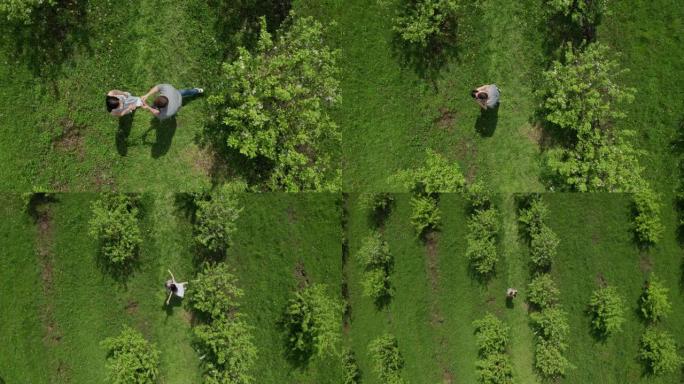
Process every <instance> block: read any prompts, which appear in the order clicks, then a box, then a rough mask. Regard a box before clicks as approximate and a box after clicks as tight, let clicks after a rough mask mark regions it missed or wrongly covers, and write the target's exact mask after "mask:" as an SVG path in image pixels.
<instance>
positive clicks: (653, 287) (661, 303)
mask: <svg viewBox="0 0 684 384" xmlns="http://www.w3.org/2000/svg"><path fill="white" fill-rule="evenodd" d="M668 291H669V289H667V288H666V287H665V285H663V283H662V282H661V281H660V280H659V279H658V278H657V277H655V276H654V275H651V278H650V279H649V281H647V282H646V284H645V285H644V290H643V293H642V294H641V298H640V300H639V308H640V310H641V315H642V316H643V317H644V319H645V320H646V321H648V322H650V323H656V322H658V321H659V320H661V319H662V318H664V317H665V316H667V315H668V314H669V313H670V312H671V311H672V306H671V305H670V300H668V298H667V293H668Z"/></svg>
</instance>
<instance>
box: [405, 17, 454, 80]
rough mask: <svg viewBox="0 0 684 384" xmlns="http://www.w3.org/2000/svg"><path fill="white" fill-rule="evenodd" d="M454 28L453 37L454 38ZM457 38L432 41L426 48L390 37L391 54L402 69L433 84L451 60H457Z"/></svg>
mask: <svg viewBox="0 0 684 384" xmlns="http://www.w3.org/2000/svg"><path fill="white" fill-rule="evenodd" d="M456 29H457V28H456V26H454V28H453V31H452V33H453V36H456ZM456 41H457V38H456V37H452V38H451V39H448V40H447V39H433V40H431V41H429V42H428V43H427V45H426V46H421V45H418V44H413V43H410V42H407V41H405V40H404V39H403V38H402V37H401V36H400V35H399V34H394V36H393V37H392V42H391V46H392V52H393V53H394V55H395V57H396V58H397V59H398V60H399V63H400V65H401V66H402V68H405V69H406V68H408V69H411V70H413V71H414V72H415V73H416V74H417V75H418V76H419V77H420V78H421V79H423V80H427V81H430V82H432V83H433V85H434V84H435V82H436V81H437V79H438V77H439V73H440V71H441V70H442V68H444V66H445V65H446V64H448V63H449V62H450V61H452V60H457V59H458V54H459V50H458V47H457V45H456Z"/></svg>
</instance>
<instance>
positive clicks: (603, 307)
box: [589, 286, 625, 336]
mask: <svg viewBox="0 0 684 384" xmlns="http://www.w3.org/2000/svg"><path fill="white" fill-rule="evenodd" d="M589 311H590V313H591V317H592V319H591V326H592V328H593V329H594V331H595V332H596V333H597V334H599V335H602V336H608V335H611V334H614V333H617V332H619V331H620V330H621V329H622V323H624V322H625V318H624V312H625V310H624V302H623V301H622V298H621V297H620V295H618V292H617V290H616V289H615V287H611V286H607V287H603V288H599V289H597V290H595V291H594V293H593V294H592V295H591V301H589Z"/></svg>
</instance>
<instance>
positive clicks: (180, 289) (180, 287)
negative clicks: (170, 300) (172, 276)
mask: <svg viewBox="0 0 684 384" xmlns="http://www.w3.org/2000/svg"><path fill="white" fill-rule="evenodd" d="M174 295H176V296H178V297H183V296H185V284H178V283H176V292H174Z"/></svg>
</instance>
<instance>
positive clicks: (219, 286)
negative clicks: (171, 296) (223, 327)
mask: <svg viewBox="0 0 684 384" xmlns="http://www.w3.org/2000/svg"><path fill="white" fill-rule="evenodd" d="M243 294H244V293H243V291H242V289H240V288H238V287H237V278H236V277H235V276H234V275H233V274H232V273H231V272H230V268H229V266H228V264H226V263H213V264H212V263H204V265H203V267H202V271H201V272H199V273H198V274H197V275H196V276H195V278H194V279H193V280H192V281H191V282H190V284H189V286H188V299H189V302H190V305H191V306H192V308H193V309H194V310H195V311H198V312H201V313H203V314H206V315H208V316H209V317H211V319H214V320H217V319H223V318H226V317H227V316H228V315H229V314H230V313H231V312H232V311H234V310H235V309H237V308H238V307H239V303H238V300H239V299H240V298H241V297H242V296H243Z"/></svg>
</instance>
